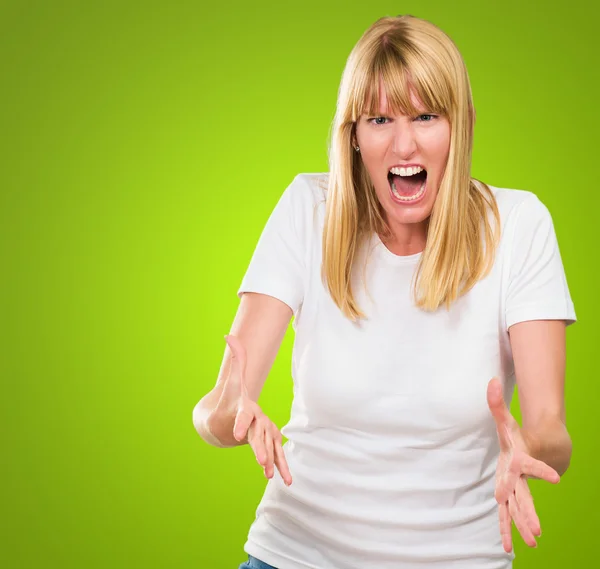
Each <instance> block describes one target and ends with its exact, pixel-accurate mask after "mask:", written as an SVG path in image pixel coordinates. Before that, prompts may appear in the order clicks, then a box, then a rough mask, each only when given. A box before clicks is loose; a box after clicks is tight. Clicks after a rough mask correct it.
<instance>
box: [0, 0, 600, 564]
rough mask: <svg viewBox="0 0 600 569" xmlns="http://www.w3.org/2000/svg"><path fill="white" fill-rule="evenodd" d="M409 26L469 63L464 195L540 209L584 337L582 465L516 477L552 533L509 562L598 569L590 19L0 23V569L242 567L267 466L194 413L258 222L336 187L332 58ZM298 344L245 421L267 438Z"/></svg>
mask: <svg viewBox="0 0 600 569" xmlns="http://www.w3.org/2000/svg"><path fill="white" fill-rule="evenodd" d="M401 13H410V14H413V15H415V16H419V17H422V18H426V19H429V20H431V21H432V22H433V23H435V24H437V25H438V26H440V27H441V28H442V29H443V30H444V31H446V32H447V33H448V34H449V35H450V36H451V37H452V38H453V39H454V41H455V42H456V44H457V45H458V47H459V49H460V50H461V52H462V53H463V56H464V59H465V61H466V63H467V67H468V69H469V73H470V77H471V81H472V87H473V94H474V99H475V105H476V110H477V124H476V132H475V147H474V155H473V175H474V176H475V177H477V178H479V179H482V180H484V181H486V182H488V183H490V184H492V185H496V186H501V187H509V188H521V189H527V190H531V191H534V192H536V193H537V194H538V196H539V197H540V198H541V199H542V201H543V202H544V203H546V205H547V206H548V207H549V209H550V211H551V212H552V214H553V218H554V222H555V227H556V231H557V234H558V237H559V242H560V246H561V252H562V255H563V261H564V265H565V268H566V272H567V277H568V281H569V285H570V289H571V293H572V297H573V300H574V302H575V308H576V311H577V315H578V318H579V322H578V323H577V324H575V325H574V326H573V327H571V328H570V329H569V331H568V364H567V387H566V397H567V413H568V427H569V430H570V432H571V435H572V437H573V440H574V455H573V461H572V465H571V468H570V470H569V471H568V473H567V474H566V476H565V477H564V479H563V481H562V482H561V484H560V485H559V486H556V487H555V486H551V485H549V484H546V483H543V482H539V481H533V482H532V487H533V491H534V495H535V497H536V506H537V509H538V513H539V515H540V519H541V521H542V527H543V532H544V533H543V537H542V538H541V539H540V545H539V547H538V548H537V549H536V550H530V549H528V548H527V547H526V546H525V545H524V544H523V542H522V541H521V539H520V538H519V536H518V535H517V534H516V533H515V540H516V552H517V560H516V561H515V567H527V568H528V569H529V568H531V569H534V568H536V567H545V568H553V567H556V568H564V567H583V566H585V567H591V566H595V565H594V564H595V563H597V559H595V558H594V557H595V554H594V549H595V545H596V540H597V537H596V531H595V530H596V528H597V527H598V526H599V524H600V515H599V513H598V505H599V498H600V493H599V489H598V484H597V476H598V475H597V472H598V449H597V442H596V441H597V429H598V427H597V417H598V412H597V399H598V394H599V390H598V387H597V385H598V376H597V374H596V370H595V366H594V365H593V363H594V361H596V359H597V356H598V353H597V346H596V339H597V333H596V325H597V322H598V320H599V316H600V315H599V313H598V305H597V303H596V302H595V300H596V295H597V292H598V289H599V284H600V283H599V282H598V277H597V270H596V266H595V265H596V262H597V260H598V255H597V247H598V241H599V240H598V237H597V231H598V222H597V217H596V216H597V212H598V207H599V205H600V202H599V199H598V187H597V176H596V168H597V166H598V160H597V158H596V155H595V154H596V153H597V151H598V142H597V137H598V133H600V124H599V118H598V112H597V109H598V101H597V94H598V91H597V87H598V72H597V62H598V59H599V56H600V53H599V52H600V49H599V42H598V31H597V19H598V16H600V11H599V9H598V4H597V3H592V2H591V1H590V2H583V1H580V0H579V1H570V2H561V3H559V2H557V3H556V4H555V5H554V6H551V5H550V4H549V3H542V2H539V3H521V2H518V1H516V0H510V1H506V2H503V3H502V4H501V5H499V6H494V5H491V4H489V5H488V4H487V3H486V4H484V3H483V2H480V1H477V2H475V1H473V2H466V1H463V2H458V3H454V2H453V3H447V2H446V1H445V0H438V1H435V2H434V1H424V0H421V1H419V2H382V1H370V2H368V3H367V2H362V3H357V4H356V5H354V6H353V5H351V3H349V2H348V1H346V0H345V1H336V2H327V1H323V0H319V1H313V0H309V1H305V2H303V3H302V4H299V3H297V2H281V1H277V2H276V1H272V2H259V3H257V4H251V3H248V2H241V1H235V2H233V1H229V2H223V3H213V5H212V6H210V5H209V6H207V5H206V4H204V3H201V2H184V3H182V2H176V3H167V2H162V3H158V2H148V1H146V2H131V1H130V2H121V1H119V2H116V1H114V0H113V1H111V2H83V1H82V2H59V1H55V2H40V1H29V2H23V1H21V2H1V3H0V65H1V68H0V70H1V73H0V81H1V85H0V101H1V103H2V104H1V110H0V132H1V134H2V136H1V137H0V140H1V142H0V143H1V144H2V148H1V157H2V158H1V162H2V164H1V167H0V188H1V193H0V200H1V202H0V231H1V234H2V239H1V240H0V247H1V253H2V258H1V259H2V279H1V286H2V290H1V295H0V298H1V309H2V313H1V315H0V321H1V322H2V338H1V340H2V343H1V345H2V356H1V358H0V365H1V373H2V397H1V398H0V401H1V406H2V407H1V412H2V420H3V426H2V428H1V429H0V433H1V434H0V436H1V439H0V442H1V444H2V447H1V449H2V450H1V455H2V464H1V469H0V472H1V475H2V485H1V487H2V492H3V495H2V522H1V523H2V528H1V529H2V531H1V533H0V535H1V540H2V541H1V543H0V566H2V567H7V568H10V569H25V568H27V569H28V568H34V567H36V568H37V567H44V568H45V569H51V568H61V569H70V568H83V567H85V568H88V569H92V568H115V569H117V568H119V569H120V568H137V567H144V568H145V569H150V568H172V567H176V568H189V569H192V568H198V569H200V568H202V569H205V568H210V569H221V568H222V569H233V568H234V567H237V565H238V564H239V563H240V562H241V561H242V560H243V559H244V558H245V555H244V553H243V549H242V547H243V543H244V541H245V538H246V534H247V531H248V528H249V525H250V523H251V521H252V519H253V517H254V512H255V508H256V505H257V504H258V501H259V499H260V497H261V495H262V492H263V489H264V485H265V480H264V478H263V475H262V471H261V469H260V468H259V467H258V466H257V464H256V462H255V460H254V458H253V456H252V453H251V450H250V448H249V447H243V448H237V449H230V450H221V449H215V448H212V447H209V446H208V445H207V444H205V443H204V442H203V441H202V440H201V439H200V438H199V436H198V435H197V434H196V432H195V430H194V428H193V426H192V409H193V406H194V405H195V403H196V402H197V401H198V400H199V399H200V398H201V397H202V396H203V395H204V394H205V393H206V392H207V391H209V390H210V389H211V388H212V387H213V385H214V382H215V380H216V377H217V373H218V370H219V366H220V363H221V359H222V355H223V350H224V348H225V342H224V340H223V335H224V334H226V333H228V332H229V327H230V325H231V322H232V319H233V317H234V314H235V312H236V309H237V305H238V299H237V297H236V291H237V287H238V285H239V283H240V281H241V278H242V276H243V273H244V271H245V269H246V267H247V264H248V262H249V260H250V256H251V254H252V252H253V249H254V246H255V245H256V241H257V239H258V237H259V235H260V232H261V230H262V228H263V226H264V223H265V222H266V219H267V217H268V215H269V213H270V212H271V210H272V208H273V207H274V205H275V203H276V202H277V200H278V198H279V196H280V194H281V192H282V191H283V189H284V188H285V187H286V186H287V185H288V184H289V183H290V181H291V180H292V179H293V177H294V176H295V175H296V174H297V173H299V172H323V171H326V170H327V148H326V141H327V135H328V131H329V126H330V122H331V120H332V118H333V113H334V110H335V101H336V94H337V88H338V84H339V80H340V76H341V72H342V69H343V67H344V64H345V60H346V57H347V56H348V54H349V52H350V50H351V49H352V47H353V45H354V43H355V42H356V41H357V40H358V38H359V37H360V35H361V34H362V33H363V32H364V30H365V29H366V28H367V27H368V26H369V25H370V24H372V23H373V22H374V21H375V20H376V19H377V18H379V17H381V16H384V15H397V14H401ZM593 153H594V154H593ZM292 342H293V331H292V329H291V328H290V329H289V330H288V334H287V335H286V338H285V341H284V345H283V347H282V349H281V352H280V353H279V355H278V357H277V360H276V362H275V365H274V367H273V371H272V373H271V375H270V377H269V380H268V382H267V387H266V389H265V391H264V392H263V396H262V397H261V401H260V403H261V405H262V407H263V409H264V410H265V411H266V412H267V414H268V415H269V416H270V417H271V418H272V419H273V420H274V421H275V422H276V423H277V424H278V425H280V426H282V425H283V424H285V422H286V420H287V418H288V416H289V406H290V402H291V397H292V390H291V378H290V366H291V364H290V355H291V348H292ZM514 410H515V412H516V413H517V416H518V410H517V409H516V408H515V409H514ZM594 419H596V420H594ZM374 569H375V568H374Z"/></svg>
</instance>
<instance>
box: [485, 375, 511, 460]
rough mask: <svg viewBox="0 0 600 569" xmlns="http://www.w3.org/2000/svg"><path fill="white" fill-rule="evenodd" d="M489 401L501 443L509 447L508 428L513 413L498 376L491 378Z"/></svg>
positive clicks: (488, 389)
mask: <svg viewBox="0 0 600 569" xmlns="http://www.w3.org/2000/svg"><path fill="white" fill-rule="evenodd" d="M487 403H488V407H489V408H490V412H491V413H492V417H493V418H494V421H495V422H496V429H497V430H498V436H499V438H500V444H501V445H502V447H503V448H507V447H508V446H510V445H509V442H510V441H508V439H507V436H506V429H507V427H508V425H510V418H511V417H512V415H511V414H510V411H509V409H508V407H507V405H506V402H505V401H504V395H503V393H502V383H501V382H500V380H499V379H498V378H497V377H494V378H492V379H491V380H490V382H489V383H488V387H487Z"/></svg>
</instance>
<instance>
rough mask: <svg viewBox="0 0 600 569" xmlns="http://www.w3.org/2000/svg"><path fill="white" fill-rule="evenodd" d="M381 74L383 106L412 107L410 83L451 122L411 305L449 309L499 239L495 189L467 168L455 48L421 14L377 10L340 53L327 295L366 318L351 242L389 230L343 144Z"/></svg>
mask: <svg viewBox="0 0 600 569" xmlns="http://www.w3.org/2000/svg"><path fill="white" fill-rule="evenodd" d="M380 80H381V81H382V84H383V88H384V89H385V93H386V96H387V100H388V104H389V106H390V109H392V110H393V111H399V112H402V113H404V114H407V115H418V114H419V111H418V110H417V109H415V108H414V106H413V104H412V101H411V97H410V92H409V89H410V88H412V89H414V91H415V93H416V95H417V96H418V98H419V99H420V101H421V102H422V103H423V104H424V105H425V106H426V108H427V109H428V112H431V113H436V114H441V115H443V116H446V117H447V118H448V120H449V123H450V128H451V135H450V149H449V155H448V161H447V164H446V168H445V171H444V175H443V178H442V180H441V183H440V188H439V191H438V195H437V197H436V201H435V204H434V207H433V210H432V212H431V215H430V217H429V220H428V229H427V243H426V246H425V250H424V251H423V254H422V256H421V258H420V261H419V264H418V267H417V270H416V273H415V279H414V286H413V294H414V297H415V304H416V306H418V307H420V308H422V309H423V310H426V311H435V310H437V309H438V308H439V307H440V306H441V305H442V304H444V305H445V306H446V308H447V309H448V308H449V307H450V305H451V303H452V302H454V301H455V300H456V299H457V298H459V297H460V296H462V295H464V294H465V293H466V292H468V291H469V290H470V289H471V288H472V287H473V286H474V285H475V284H476V283H477V282H478V281H479V280H480V279H482V278H483V277H484V276H485V275H487V274H488V272H489V271H490V270H491V268H492V266H493V262H494V256H495V250H496V247H497V245H498V241H499V229H500V216H499V212H498V206H497V204H496V200H495V197H494V195H493V193H492V191H491V189H490V188H489V187H488V186H487V185H486V184H484V183H483V182H480V181H479V180H476V179H475V178H471V175H470V171H471V153H472V147H473V129H474V124H475V111H474V107H473V99H472V93H471V86H470V82H469V77H468V74H467V70H466V67H465V64H464V61H463V59H462V57H461V55H460V52H459V51H458V49H457V47H456V46H455V44H454V43H453V42H452V40H451V39H450V38H449V37H448V36H447V35H446V34H445V33H444V32H443V31H442V30H440V29H439V28H438V27H437V26H435V25H434V24H432V23H431V22H428V21H427V20H423V19H421V18H417V17H414V16H410V15H403V16H396V17H389V16H388V17H384V18H380V19H379V20H377V21H376V22H375V23H374V24H373V25H372V26H371V27H370V28H369V29H368V30H367V31H366V32H365V33H364V34H363V35H362V37H361V38H360V39H359V41H358V43H357V44H356V46H355V47H354V49H353V50H352V51H351V53H350V55H349V57H348V60H347V63H346V67H345V69H344V72H343V75H342V80H341V83H340V88H339V92H338V100H337V107H336V113H335V117H334V120H333V124H332V128H331V131H330V140H329V181H328V187H327V200H326V213H325V227H324V232H323V244H322V247H323V265H322V278H323V282H324V283H325V284H326V286H327V288H328V289H329V293H330V295H331V298H332V299H333V301H334V302H335V303H336V304H337V306H338V307H339V308H340V310H341V311H342V313H343V314H344V315H345V316H346V317H347V318H349V319H351V320H353V321H356V319H358V318H365V314H364V313H363V312H362V311H361V310H360V308H359V307H358V305H357V303H356V300H355V297H354V294H353V291H352V270H353V265H354V262H355V260H356V258H357V253H358V250H359V246H360V245H361V243H363V241H364V239H365V238H366V237H368V236H369V235H372V234H373V232H377V233H378V234H379V235H381V236H382V237H384V238H386V237H388V236H390V235H391V230H390V227H389V225H388V224H387V223H386V221H385V219H384V215H383V208H382V206H381V204H380V203H379V200H378V198H377V195H376V193H375V188H374V186H373V183H372V181H371V179H370V176H369V174H368V172H367V171H366V168H365V167H364V165H363V163H362V160H361V159H360V156H359V155H358V153H356V152H355V151H354V149H353V147H352V138H353V136H354V133H355V128H356V122H357V120H358V119H359V117H360V116H361V115H362V114H363V113H364V114H368V115H370V116H377V115H378V113H379V108H378V105H379V96H380V91H379V82H380ZM488 211H490V212H491V213H492V215H493V217H494V220H495V227H494V228H492V225H491V223H490V220H489V219H488V215H487V213H488Z"/></svg>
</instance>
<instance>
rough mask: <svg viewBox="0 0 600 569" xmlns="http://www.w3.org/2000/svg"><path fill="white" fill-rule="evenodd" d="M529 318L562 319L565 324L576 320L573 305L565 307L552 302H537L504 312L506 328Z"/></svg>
mask: <svg viewBox="0 0 600 569" xmlns="http://www.w3.org/2000/svg"><path fill="white" fill-rule="evenodd" d="M529 320H564V321H565V322H566V324H567V326H569V325H571V324H574V323H575V322H576V321H577V316H576V315H575V310H574V309H573V307H570V308H569V307H565V306H564V305H562V306H560V305H559V306H557V305H552V304H538V305H533V306H523V307H521V308H514V309H512V310H511V311H509V312H507V314H506V329H507V330H508V328H510V327H511V326H512V325H513V324H518V323H519V322H526V321H529Z"/></svg>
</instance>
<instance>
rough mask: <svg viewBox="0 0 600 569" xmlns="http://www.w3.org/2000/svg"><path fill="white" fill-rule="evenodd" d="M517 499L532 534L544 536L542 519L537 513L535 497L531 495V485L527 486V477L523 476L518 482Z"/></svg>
mask: <svg viewBox="0 0 600 569" xmlns="http://www.w3.org/2000/svg"><path fill="white" fill-rule="evenodd" d="M515 497H516V499H517V505H518V506H519V510H520V511H521V512H522V513H523V515H524V517H525V520H526V523H527V525H529V528H530V529H531V533H533V535H534V536H540V535H542V528H541V526H540V519H539V518H538V515H537V512H536V511H535V506H534V504H533V496H532V495H531V492H530V490H529V485H528V484H527V478H526V477H525V476H521V478H520V479H519V481H518V482H517V487H516V488H515Z"/></svg>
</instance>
